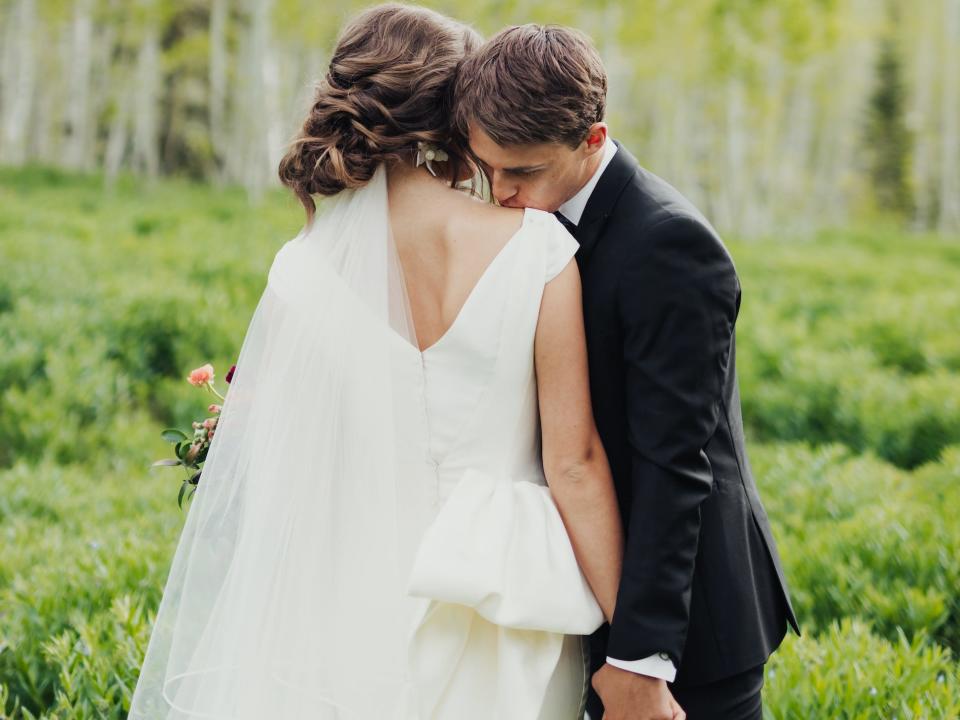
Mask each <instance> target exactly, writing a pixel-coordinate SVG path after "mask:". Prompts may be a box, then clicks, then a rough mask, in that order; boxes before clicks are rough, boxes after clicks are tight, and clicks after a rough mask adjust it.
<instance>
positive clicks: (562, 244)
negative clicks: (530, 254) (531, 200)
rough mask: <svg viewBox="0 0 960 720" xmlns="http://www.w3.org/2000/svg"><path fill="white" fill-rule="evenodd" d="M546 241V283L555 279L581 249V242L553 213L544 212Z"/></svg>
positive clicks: (543, 222)
mask: <svg viewBox="0 0 960 720" xmlns="http://www.w3.org/2000/svg"><path fill="white" fill-rule="evenodd" d="M541 223H542V225H543V228H544V233H543V234H544V241H545V242H546V245H547V252H546V256H547V262H546V266H547V267H546V274H545V276H544V279H543V282H544V284H546V283H548V282H550V281H551V280H553V279H554V278H555V277H556V276H557V275H559V274H560V271H561V270H563V269H564V268H565V267H566V266H567V263H569V262H570V260H571V259H572V258H573V256H574V255H576V253H577V250H579V249H580V243H578V242H577V241H576V239H575V238H574V237H573V235H571V234H570V233H569V232H567V229H566V228H565V227H564V226H563V225H562V224H561V223H560V221H559V220H557V218H555V217H554V216H553V215H552V214H551V213H546V212H545V213H542V219H541Z"/></svg>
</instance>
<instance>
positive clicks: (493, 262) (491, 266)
mask: <svg viewBox="0 0 960 720" xmlns="http://www.w3.org/2000/svg"><path fill="white" fill-rule="evenodd" d="M528 214H529V213H528V211H527V210H524V211H523V214H522V216H521V219H520V226H519V227H518V228H517V229H516V230H515V231H514V232H513V233H512V234H511V235H510V237H509V238H507V240H506V242H504V244H503V245H502V246H501V247H500V249H499V250H497V252H496V253H494V255H493V257H492V258H491V259H490V261H489V262H488V263H487V265H486V267H484V269H483V270H482V271H481V272H480V274H479V275H478V276H477V279H476V280H475V281H474V283H473V286H472V287H471V288H470V291H469V292H468V293H467V295H466V297H465V298H464V300H463V302H462V303H461V304H460V307H459V308H458V309H457V312H456V313H455V314H454V316H453V319H452V320H451V321H450V323H449V324H448V325H447V327H446V328H445V329H444V330H443V332H441V333H440V334H439V335H438V336H437V339H436V340H434V341H433V342H431V343H430V344H429V345H428V346H426V347H423V345H422V343H421V338H420V335H419V333H418V332H417V327H418V326H422V323H418V322H417V319H416V318H415V317H414V316H413V310H412V303H410V302H409V300H410V295H409V281H408V280H407V279H406V278H407V273H406V272H405V268H404V267H403V262H402V260H400V259H399V253H398V264H399V267H400V271H401V274H402V276H403V277H402V280H403V284H404V293H405V294H406V299H407V305H408V307H409V308H410V309H409V312H410V319H411V321H412V324H413V328H412V331H413V335H414V337H415V338H416V347H415V348H414V349H415V350H416V351H418V352H419V353H420V354H424V353H427V352H430V351H431V350H433V349H435V348H437V347H438V346H439V345H440V344H441V343H443V342H444V341H445V340H446V338H447V336H448V335H450V334H451V333H452V332H453V331H454V328H455V327H456V326H457V324H458V323H459V321H460V317H461V316H462V315H463V314H464V312H465V311H466V310H467V307H468V305H470V303H471V302H472V301H473V299H474V296H475V295H477V294H478V292H479V289H480V288H481V286H482V285H483V284H484V282H485V281H486V279H487V277H488V276H489V275H491V274H492V273H493V272H495V271H496V268H497V266H498V265H500V264H501V263H502V262H503V261H504V258H505V257H506V255H507V254H508V249H509V248H510V247H511V245H513V244H514V241H515V240H516V239H517V238H518V237H520V236H521V235H522V234H523V230H524V227H525V226H526V224H527V216H528ZM388 227H389V228H390V233H391V244H392V245H393V246H394V247H396V240H395V238H394V236H393V228H392V226H390V223H389V218H388ZM441 304H442V303H441Z"/></svg>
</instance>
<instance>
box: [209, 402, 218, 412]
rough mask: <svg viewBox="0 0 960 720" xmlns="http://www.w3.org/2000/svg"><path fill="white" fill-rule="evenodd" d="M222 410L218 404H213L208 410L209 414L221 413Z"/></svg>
mask: <svg viewBox="0 0 960 720" xmlns="http://www.w3.org/2000/svg"><path fill="white" fill-rule="evenodd" d="M220 410H221V407H220V406H219V405H217V404H216V403H214V404H212V405H211V406H210V407H208V408H207V412H209V413H218V412H220Z"/></svg>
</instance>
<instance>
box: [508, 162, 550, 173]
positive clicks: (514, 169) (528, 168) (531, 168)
mask: <svg viewBox="0 0 960 720" xmlns="http://www.w3.org/2000/svg"><path fill="white" fill-rule="evenodd" d="M545 167H546V164H544V163H541V164H539V165H521V166H519V167H508V168H504V169H503V171H504V172H508V173H525V172H533V171H534V170H543V169H544V168H545Z"/></svg>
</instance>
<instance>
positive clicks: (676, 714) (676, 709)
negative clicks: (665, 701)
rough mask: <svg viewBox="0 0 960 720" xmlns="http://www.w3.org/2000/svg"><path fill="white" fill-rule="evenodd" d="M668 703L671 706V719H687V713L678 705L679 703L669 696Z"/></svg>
mask: <svg viewBox="0 0 960 720" xmlns="http://www.w3.org/2000/svg"><path fill="white" fill-rule="evenodd" d="M670 704H671V705H672V706H673V707H672V710H673V720H687V714H686V713H685V712H684V711H683V708H682V707H680V703H678V702H677V701H676V700H675V699H674V698H672V697H671V698H670Z"/></svg>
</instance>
